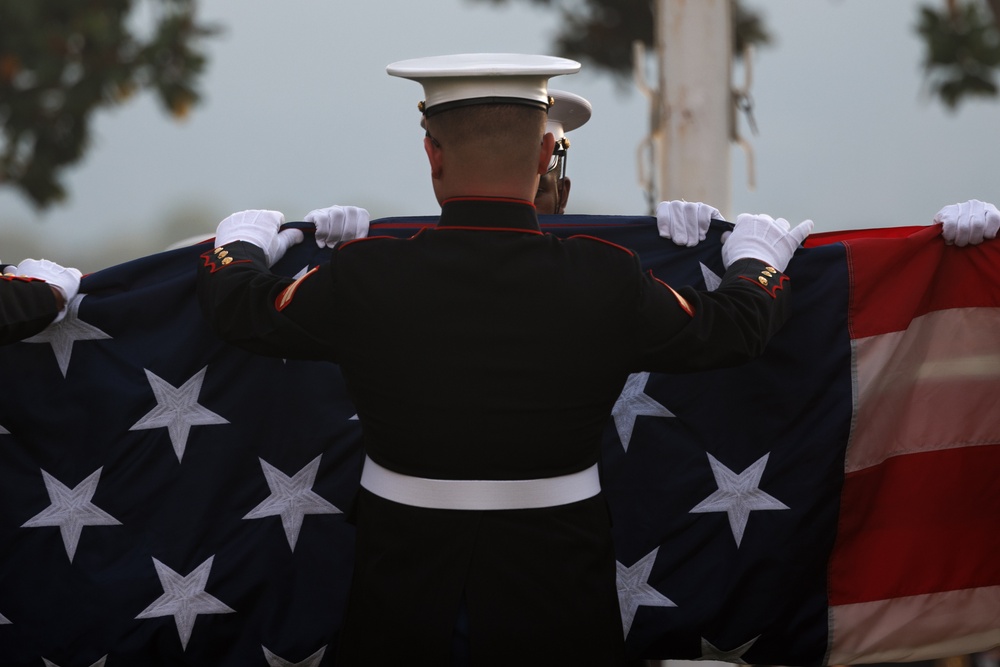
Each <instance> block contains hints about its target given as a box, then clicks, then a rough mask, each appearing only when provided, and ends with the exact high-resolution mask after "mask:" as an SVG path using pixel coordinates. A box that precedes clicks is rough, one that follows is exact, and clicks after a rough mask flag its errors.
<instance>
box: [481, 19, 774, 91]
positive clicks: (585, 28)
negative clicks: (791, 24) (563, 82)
mask: <svg viewBox="0 0 1000 667" xmlns="http://www.w3.org/2000/svg"><path fill="white" fill-rule="evenodd" d="M472 1H473V2H489V3H492V4H494V5H502V4H505V3H507V2H508V0H472ZM526 1H527V2H530V3H532V4H535V5H544V6H549V7H552V8H553V9H555V10H556V11H558V12H559V13H560V15H561V18H562V20H561V25H562V27H561V29H560V30H559V33H558V34H557V35H556V38H555V44H554V45H553V47H554V48H555V50H556V52H557V53H558V54H559V55H561V56H563V57H565V58H572V59H574V60H578V61H580V62H582V63H584V64H588V65H590V66H592V67H594V68H596V69H599V70H603V71H604V72H606V73H608V74H610V75H612V76H613V77H614V78H615V79H616V80H617V82H618V83H620V84H622V85H623V86H626V85H628V84H630V83H631V82H632V73H633V71H634V70H633V63H632V54H633V51H632V44H633V43H634V42H636V41H639V42H642V44H644V45H645V47H646V50H647V52H652V51H654V50H655V48H656V46H655V42H654V32H655V30H656V17H655V16H654V7H655V5H656V2H655V0H526ZM732 4H733V12H732V15H733V24H734V25H733V53H734V54H735V56H736V57H737V58H740V57H742V56H743V54H744V53H745V50H746V47H748V46H754V45H761V44H767V43H768V42H770V40H771V36H770V35H769V34H768V32H767V29H766V27H765V26H764V22H763V21H762V20H761V18H760V15H759V14H757V13H756V12H754V11H752V10H750V9H748V8H747V7H746V6H745V5H744V4H743V3H742V2H740V1H739V0H732Z"/></svg>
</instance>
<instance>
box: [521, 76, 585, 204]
mask: <svg viewBox="0 0 1000 667" xmlns="http://www.w3.org/2000/svg"><path fill="white" fill-rule="evenodd" d="M549 97H551V98H552V108H551V109H549V116H548V120H547V121H546V123H545V131H546V132H551V133H552V136H553V138H554V139H555V149H554V151H553V153H552V160H551V161H550V162H549V169H548V171H547V172H545V173H544V174H542V176H541V178H539V179H538V192H537V193H536V194H535V208H536V209H537V210H538V213H540V214H554V215H562V214H563V213H565V212H566V203H567V202H568V201H569V191H570V187H571V186H572V184H573V182H572V181H571V180H570V178H569V176H567V175H566V161H567V158H568V157H569V146H570V141H569V137H567V136H566V133H567V132H571V131H573V130H575V129H577V128H578V127H581V126H583V125H584V124H586V122H587V121H588V120H590V116H591V113H592V112H593V107H592V106H591V104H590V102H589V101H588V100H587V99H586V98H584V97H580V96H579V95H577V94H575V93H570V92H567V91H565V90H554V89H552V88H549Z"/></svg>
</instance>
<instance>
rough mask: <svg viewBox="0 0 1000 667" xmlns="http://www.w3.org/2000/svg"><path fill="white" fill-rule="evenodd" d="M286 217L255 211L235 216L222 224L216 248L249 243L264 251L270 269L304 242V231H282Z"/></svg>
mask: <svg viewBox="0 0 1000 667" xmlns="http://www.w3.org/2000/svg"><path fill="white" fill-rule="evenodd" d="M284 222H285V216H284V214H282V213H281V212H280V211H264V210H255V209H251V210H249V211H240V212H238V213H233V214H232V215H230V216H229V217H228V218H226V219H225V220H223V221H222V222H220V223H219V226H218V228H217V229H216V230H215V245H216V246H223V245H226V244H227V243H232V242H233V241H246V242H247V243H252V244H254V245H255V246H257V247H258V248H262V249H263V250H264V256H265V257H267V265H268V266H269V267H270V266H274V263H275V262H277V261H278V260H279V259H281V258H282V257H284V255H285V252H287V251H288V249H289V248H290V247H292V246H293V245H295V244H296V243H299V242H301V241H302V239H303V238H305V237H304V235H303V234H302V230H301V229H286V230H283V231H279V230H281V225H282V224H284Z"/></svg>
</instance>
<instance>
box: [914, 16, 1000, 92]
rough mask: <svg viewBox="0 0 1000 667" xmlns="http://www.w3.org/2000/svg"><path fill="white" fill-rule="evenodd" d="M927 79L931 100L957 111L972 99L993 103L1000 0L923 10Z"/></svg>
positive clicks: (919, 26)
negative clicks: (991, 100)
mask: <svg viewBox="0 0 1000 667" xmlns="http://www.w3.org/2000/svg"><path fill="white" fill-rule="evenodd" d="M917 31H918V32H919V33H920V35H921V36H922V37H923V38H924V42H925V46H926V51H925V54H924V74H925V76H926V80H927V84H928V86H929V88H930V90H931V92H932V94H934V95H937V96H938V97H939V98H941V101H942V102H944V104H945V106H946V107H947V108H948V109H951V110H955V109H956V108H957V107H958V105H959V103H961V102H962V100H963V99H966V98H968V97H973V96H978V97H995V96H996V95H997V82H996V75H997V70H998V69H1000V0H965V1H964V2H959V1H958V0H947V1H946V2H945V3H944V6H943V7H938V8H935V7H930V6H926V5H924V6H922V7H921V8H920V19H919V22H918V24H917Z"/></svg>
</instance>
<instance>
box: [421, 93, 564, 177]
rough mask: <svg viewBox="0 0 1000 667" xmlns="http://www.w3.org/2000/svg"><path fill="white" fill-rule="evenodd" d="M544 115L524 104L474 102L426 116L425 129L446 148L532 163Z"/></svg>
mask: <svg viewBox="0 0 1000 667" xmlns="http://www.w3.org/2000/svg"><path fill="white" fill-rule="evenodd" d="M545 119H546V114H545V112H544V111H542V110H541V109H535V108H532V107H529V106H525V105H523V104H476V105H470V106H464V107H458V108H456V109H450V110H448V111H443V112H441V113H439V114H435V115H434V116H432V117H431V118H428V119H427V130H428V132H429V133H430V135H431V136H433V137H434V139H436V140H437V141H439V142H440V143H441V145H442V146H443V147H445V150H454V151H458V152H460V153H461V154H463V155H468V156H470V157H471V156H476V155H479V156H482V155H488V156H491V158H492V159H496V160H499V159H505V158H509V159H510V160H511V162H512V163H514V164H521V163H522V162H524V163H525V164H528V165H530V164H535V163H536V161H537V160H538V149H539V145H540V142H541V140H542V136H543V134H544V133H545Z"/></svg>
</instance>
